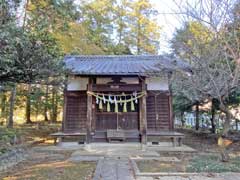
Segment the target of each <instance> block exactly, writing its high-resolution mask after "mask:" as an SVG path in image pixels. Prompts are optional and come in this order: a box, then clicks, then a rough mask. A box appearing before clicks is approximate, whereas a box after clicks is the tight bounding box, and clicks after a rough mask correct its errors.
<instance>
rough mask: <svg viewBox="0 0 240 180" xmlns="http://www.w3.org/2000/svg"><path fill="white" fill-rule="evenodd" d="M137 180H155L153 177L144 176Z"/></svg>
mask: <svg viewBox="0 0 240 180" xmlns="http://www.w3.org/2000/svg"><path fill="white" fill-rule="evenodd" d="M137 180H154V179H153V177H147V176H143V177H137Z"/></svg>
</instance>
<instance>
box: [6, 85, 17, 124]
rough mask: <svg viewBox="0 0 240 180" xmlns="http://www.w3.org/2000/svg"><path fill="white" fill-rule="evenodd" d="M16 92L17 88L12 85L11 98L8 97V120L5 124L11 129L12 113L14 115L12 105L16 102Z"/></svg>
mask: <svg viewBox="0 0 240 180" xmlns="http://www.w3.org/2000/svg"><path fill="white" fill-rule="evenodd" d="M16 91H17V87H16V84H14V85H13V87H12V90H11V96H10V108H9V118H8V122H7V127H8V128H13V113H14V105H15V100H16Z"/></svg>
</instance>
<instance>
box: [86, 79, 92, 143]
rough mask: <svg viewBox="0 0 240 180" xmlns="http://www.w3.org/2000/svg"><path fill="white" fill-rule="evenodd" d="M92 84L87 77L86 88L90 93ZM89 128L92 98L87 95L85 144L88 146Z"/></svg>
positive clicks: (90, 124)
mask: <svg viewBox="0 0 240 180" xmlns="http://www.w3.org/2000/svg"><path fill="white" fill-rule="evenodd" d="M92 83H93V80H92V78H91V77H89V80H88V86H87V90H88V91H92ZM91 126H92V96H91V95H87V123H86V128H87V144H89V143H90V141H91Z"/></svg>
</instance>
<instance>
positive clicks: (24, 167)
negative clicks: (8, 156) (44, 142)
mask: <svg viewBox="0 0 240 180" xmlns="http://www.w3.org/2000/svg"><path fill="white" fill-rule="evenodd" d="M28 153H29V156H28V158H27V160H25V161H23V162H21V163H19V164H18V165H16V166H14V167H12V168H11V169H8V170H7V171H6V172H4V173H2V174H0V179H3V180H35V179H36V180H40V179H42V180H47V179H51V180H66V179H69V180H74V179H80V180H90V179H92V176H93V173H94V170H95V167H96V163H94V162H79V163H72V162H69V161H66V160H67V159H68V158H69V157H70V155H71V153H72V152H71V151H61V152H54V151H47V150H46V151H41V152H38V151H37V150H35V149H34V148H33V149H32V150H30V151H29V152H28Z"/></svg>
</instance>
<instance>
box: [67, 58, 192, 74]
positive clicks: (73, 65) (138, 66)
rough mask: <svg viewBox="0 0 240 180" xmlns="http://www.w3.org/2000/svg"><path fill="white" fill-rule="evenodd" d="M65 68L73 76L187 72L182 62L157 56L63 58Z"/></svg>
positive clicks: (185, 65)
mask: <svg viewBox="0 0 240 180" xmlns="http://www.w3.org/2000/svg"><path fill="white" fill-rule="evenodd" d="M64 61H65V64H66V67H67V69H68V70H70V74H75V75H143V76H145V75H146V76H147V75H157V74H159V73H161V72H172V71H174V70H176V69H182V70H184V71H189V66H188V65H187V63H185V62H184V61H182V60H179V59H175V58H174V59H173V58H170V57H168V56H159V55H90V56H65V58H64Z"/></svg>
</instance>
